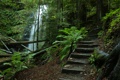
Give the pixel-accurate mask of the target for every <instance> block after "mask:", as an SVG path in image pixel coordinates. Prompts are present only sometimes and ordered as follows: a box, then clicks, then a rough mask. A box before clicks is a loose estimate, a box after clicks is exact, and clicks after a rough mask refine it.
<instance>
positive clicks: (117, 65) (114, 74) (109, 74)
mask: <svg viewBox="0 0 120 80" xmlns="http://www.w3.org/2000/svg"><path fill="white" fill-rule="evenodd" d="M105 77H106V78H108V80H120V42H119V43H118V45H117V46H116V47H115V48H114V49H113V51H112V52H111V53H110V55H109V57H108V59H107V60H106V63H105V65H104V67H103V70H102V72H101V73H100V75H99V76H98V78H97V80H102V79H103V78H105Z"/></svg>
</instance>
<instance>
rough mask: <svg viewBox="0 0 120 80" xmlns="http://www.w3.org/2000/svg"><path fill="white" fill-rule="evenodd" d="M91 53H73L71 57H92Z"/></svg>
mask: <svg viewBox="0 0 120 80" xmlns="http://www.w3.org/2000/svg"><path fill="white" fill-rule="evenodd" d="M90 56H91V54H86V53H80V54H79V53H71V57H73V58H88V57H90Z"/></svg>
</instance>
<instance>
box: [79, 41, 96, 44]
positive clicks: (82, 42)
mask: <svg viewBox="0 0 120 80" xmlns="http://www.w3.org/2000/svg"><path fill="white" fill-rule="evenodd" d="M78 43H81V44H93V43H94V41H79V42H78Z"/></svg>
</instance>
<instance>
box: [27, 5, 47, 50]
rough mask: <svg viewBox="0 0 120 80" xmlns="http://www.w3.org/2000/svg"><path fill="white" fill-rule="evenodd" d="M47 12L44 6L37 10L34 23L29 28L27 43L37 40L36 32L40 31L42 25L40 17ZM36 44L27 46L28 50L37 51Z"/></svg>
mask: <svg viewBox="0 0 120 80" xmlns="http://www.w3.org/2000/svg"><path fill="white" fill-rule="evenodd" d="M46 10H47V6H46V5H40V6H39V8H38V9H37V11H36V13H35V15H34V17H35V19H34V21H33V24H32V25H31V26H30V28H31V30H30V37H29V41H36V40H37V34H36V33H37V30H38V29H39V31H40V29H41V25H42V15H43V14H44V12H45V11H46ZM36 46H37V43H31V44H28V48H29V49H30V50H32V51H34V50H36V49H37V47H36Z"/></svg>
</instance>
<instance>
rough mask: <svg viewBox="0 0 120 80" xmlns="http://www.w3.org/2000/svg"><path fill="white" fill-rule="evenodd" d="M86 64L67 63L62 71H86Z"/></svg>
mask: <svg viewBox="0 0 120 80" xmlns="http://www.w3.org/2000/svg"><path fill="white" fill-rule="evenodd" d="M84 66H85V65H79V64H66V65H65V66H64V67H63V69H62V73H80V72H84V71H85V69H84V68H85V67H84Z"/></svg>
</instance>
